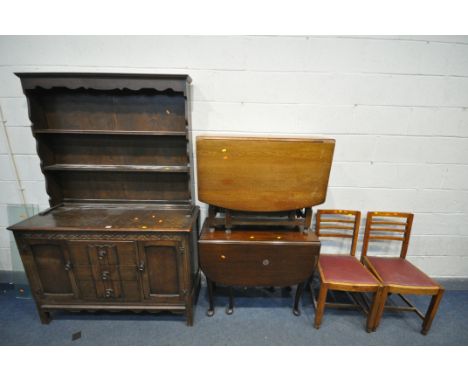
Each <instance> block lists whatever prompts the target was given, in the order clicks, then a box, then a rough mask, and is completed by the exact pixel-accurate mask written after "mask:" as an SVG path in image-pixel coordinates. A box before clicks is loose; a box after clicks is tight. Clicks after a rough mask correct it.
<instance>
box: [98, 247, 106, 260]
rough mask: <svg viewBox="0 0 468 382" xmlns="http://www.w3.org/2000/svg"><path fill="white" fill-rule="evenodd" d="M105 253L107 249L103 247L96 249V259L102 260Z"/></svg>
mask: <svg viewBox="0 0 468 382" xmlns="http://www.w3.org/2000/svg"><path fill="white" fill-rule="evenodd" d="M106 255H107V251H106V250H105V249H103V248H101V249H99V250H98V259H99V260H103V259H104V256H106Z"/></svg>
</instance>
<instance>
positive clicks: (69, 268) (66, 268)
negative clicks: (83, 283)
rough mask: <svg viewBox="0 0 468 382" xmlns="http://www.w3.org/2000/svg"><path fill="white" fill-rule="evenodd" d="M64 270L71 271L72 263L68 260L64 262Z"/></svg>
mask: <svg viewBox="0 0 468 382" xmlns="http://www.w3.org/2000/svg"><path fill="white" fill-rule="evenodd" d="M65 270H66V271H71V270H72V263H71V262H70V261H67V262H66V263H65Z"/></svg>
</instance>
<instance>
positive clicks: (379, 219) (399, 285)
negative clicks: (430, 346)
mask: <svg viewBox="0 0 468 382" xmlns="http://www.w3.org/2000/svg"><path fill="white" fill-rule="evenodd" d="M413 217H414V215H413V214H412V213H403V212H368V213H367V221H366V229H365V233H364V241H363V246H362V256H361V262H362V263H363V264H364V265H365V266H366V267H367V268H368V269H369V270H370V271H371V272H372V273H373V274H374V275H375V277H377V278H378V279H379V281H380V282H381V283H382V284H383V292H382V298H381V305H380V307H379V309H378V311H377V314H376V317H375V323H374V328H373V330H376V329H377V327H378V326H379V323H380V319H381V317H382V315H383V312H384V310H385V309H387V310H398V311H412V312H414V313H416V314H417V315H418V316H419V317H420V318H421V319H422V320H423V324H422V330H421V333H422V334H427V333H428V331H429V329H430V327H431V324H432V321H433V319H434V317H435V315H436V312H437V309H438V307H439V304H440V301H441V299H442V295H443V294H444V288H443V287H442V286H441V285H439V284H438V283H436V282H435V281H434V280H432V279H431V278H430V277H429V276H428V275H426V274H425V273H424V272H422V271H421V270H420V269H419V268H417V267H416V266H415V265H413V264H412V263H411V262H409V261H408V260H406V253H407V252H408V245H409V240H410V234H411V228H412V225H413ZM387 240H392V241H399V242H401V250H400V256H399V257H395V256H392V257H390V256H385V257H382V256H381V257H378V256H368V250H369V243H370V242H372V241H387ZM392 293H394V294H398V295H399V296H400V298H401V299H402V300H403V301H404V303H405V305H404V306H393V305H392V306H387V305H385V303H386V300H387V297H388V295H389V294H392ZM404 294H414V295H432V299H431V302H430V304H429V308H428V310H427V312H426V314H425V315H423V314H422V313H421V312H420V311H419V310H418V309H417V308H416V307H415V306H414V305H413V304H412V303H411V302H410V301H409V300H408V299H407V298H406V297H404Z"/></svg>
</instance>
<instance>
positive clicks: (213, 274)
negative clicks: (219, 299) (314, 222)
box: [199, 243, 320, 286]
mask: <svg viewBox="0 0 468 382" xmlns="http://www.w3.org/2000/svg"><path fill="white" fill-rule="evenodd" d="M319 251H320V245H319V244H318V243H313V244H309V243H307V244H298V243H295V244H287V243H281V244H275V245H271V243H245V244H239V243H237V244H233V243H200V245H199V255H200V266H201V268H202V270H203V272H204V273H205V274H206V276H207V277H208V278H209V279H211V280H212V281H214V282H218V283H220V284H226V285H239V286H273V285H274V286H287V285H294V284H298V283H301V282H303V281H305V280H307V279H308V278H309V277H310V276H311V274H312V272H313V270H314V267H315V264H316V261H317V259H318V255H319Z"/></svg>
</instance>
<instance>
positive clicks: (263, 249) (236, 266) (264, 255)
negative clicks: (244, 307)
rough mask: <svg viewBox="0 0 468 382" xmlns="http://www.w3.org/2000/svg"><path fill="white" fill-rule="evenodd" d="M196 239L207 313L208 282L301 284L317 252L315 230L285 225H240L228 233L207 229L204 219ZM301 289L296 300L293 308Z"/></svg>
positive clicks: (236, 284) (311, 268) (316, 257)
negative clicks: (294, 228) (198, 236)
mask: <svg viewBox="0 0 468 382" xmlns="http://www.w3.org/2000/svg"><path fill="white" fill-rule="evenodd" d="M198 242H199V257H200V267H201V268H202V270H203V272H204V273H205V275H206V277H207V280H208V288H209V297H210V310H209V311H208V315H212V313H213V312H214V310H213V290H212V285H211V283H213V282H214V283H217V284H218V283H219V284H222V285H229V286H284V287H285V286H289V285H294V284H302V283H304V282H306V281H307V280H308V279H309V278H310V276H311V275H312V274H313V272H314V269H315V266H316V264H317V260H318V256H319V252H320V242H319V240H318V239H317V236H316V235H315V234H314V233H307V234H304V233H301V232H298V231H296V230H292V229H286V228H277V229H271V228H269V227H267V228H265V229H260V228H259V227H257V228H255V229H252V228H250V229H249V228H248V227H247V228H246V227H241V228H240V229H234V230H232V232H231V233H226V232H225V231H219V230H216V231H214V232H210V229H209V226H208V223H207V222H205V224H204V227H203V230H202V233H201V235H200V238H199V241H198ZM298 288H299V287H298ZM301 290H302V289H301ZM301 290H300V291H299V293H298V296H297V298H296V301H295V309H296V310H297V309H298V308H297V303H298V299H299V297H300V292H301ZM231 311H232V309H231Z"/></svg>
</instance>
